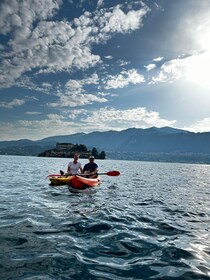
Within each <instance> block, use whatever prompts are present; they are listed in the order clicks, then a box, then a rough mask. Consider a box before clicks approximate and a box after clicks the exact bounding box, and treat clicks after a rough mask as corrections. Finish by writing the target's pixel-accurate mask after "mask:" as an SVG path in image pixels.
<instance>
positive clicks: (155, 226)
mask: <svg viewBox="0 0 210 280" xmlns="http://www.w3.org/2000/svg"><path fill="white" fill-rule="evenodd" d="M81 161H82V163H83V164H84V162H83V160H81ZM98 163H99V165H100V171H101V172H107V171H109V170H111V169H113V170H120V171H121V176H119V177H109V176H103V178H102V184H101V185H100V186H99V187H97V188H94V189H91V190H87V191H85V192H78V193H73V192H70V191H69V190H68V188H67V187H66V186H60V187H51V186H49V185H48V183H49V182H48V180H47V179H46V176H47V175H48V174H51V173H55V172H57V170H60V169H65V167H66V164H67V160H66V159H53V158H49V159H48V158H34V157H12V156H1V167H0V168H1V169H0V174H1V182H0V185H1V193H0V200H1V203H0V210H1V211H0V218H1V223H0V241H1V242H0V246H1V253H0V256H1V257H0V258H1V262H0V275H1V279H210V261H209V259H210V241H209V240H210V238H209V237H210V234H209V230H210V226H209V224H210V223H209V221H210V202H209V201H210V188H209V186H210V175H209V174H210V166H207V165H186V164H164V163H149V162H132V161H111V160H106V161H98ZM11 170H12V174H11Z"/></svg>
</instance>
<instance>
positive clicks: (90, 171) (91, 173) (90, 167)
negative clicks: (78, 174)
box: [83, 156, 98, 178]
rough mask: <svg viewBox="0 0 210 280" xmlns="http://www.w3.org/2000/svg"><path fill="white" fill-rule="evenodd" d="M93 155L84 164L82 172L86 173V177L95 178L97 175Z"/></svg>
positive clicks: (96, 166)
mask: <svg viewBox="0 0 210 280" xmlns="http://www.w3.org/2000/svg"><path fill="white" fill-rule="evenodd" d="M94 160H95V157H94V156H90V157H89V162H88V163H86V164H85V166H84V168H83V173H84V174H85V175H87V177H88V178H96V177H97V176H98V174H97V173H98V165H97V164H96V163H95V162H94Z"/></svg>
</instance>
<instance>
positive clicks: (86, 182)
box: [49, 175, 101, 189]
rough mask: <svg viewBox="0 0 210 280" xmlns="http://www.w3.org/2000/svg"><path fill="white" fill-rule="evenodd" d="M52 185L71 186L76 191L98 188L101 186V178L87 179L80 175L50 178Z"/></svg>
mask: <svg viewBox="0 0 210 280" xmlns="http://www.w3.org/2000/svg"><path fill="white" fill-rule="evenodd" d="M49 180H50V182H51V185H56V186H58V185H69V186H71V187H73V188H75V189H84V188H87V187H91V188H92V187H96V186H98V185H99V184H100V182H101V178H100V177H97V178H86V177H83V176H79V175H73V176H69V177H66V176H52V177H50V178H49Z"/></svg>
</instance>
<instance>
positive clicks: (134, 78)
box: [105, 69, 145, 89]
mask: <svg viewBox="0 0 210 280" xmlns="http://www.w3.org/2000/svg"><path fill="white" fill-rule="evenodd" d="M144 81H145V80H144V76H143V75H141V74H139V73H138V72H137V70H135V69H130V70H128V71H122V72H121V73H120V74H119V75H116V76H110V75H109V76H108V78H107V81H105V84H106V85H105V88H106V89H111V88H112V89H117V88H124V87H126V86H128V85H129V84H140V83H143V82H144Z"/></svg>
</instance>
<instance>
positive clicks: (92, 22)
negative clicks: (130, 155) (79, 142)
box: [0, 0, 210, 141]
mask: <svg viewBox="0 0 210 280" xmlns="http://www.w3.org/2000/svg"><path fill="white" fill-rule="evenodd" d="M152 126H155V127H164V126H170V127H174V128H179V129H185V130H189V131H193V132H206V131H210V0H184V1H183V0H142V1H138V0H137V1H132V0H124V1H120V0H113V1H108V0H80V1H79V0H63V1H62V0H24V1H22V0H2V1H1V2H0V141H3V140H18V139H30V140H38V139H43V138H45V137H48V136H54V135H69V134H74V133H80V132H84V133H89V132H92V131H108V130H117V131H120V130H124V129H128V128H131V127H135V128H149V127H152Z"/></svg>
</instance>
